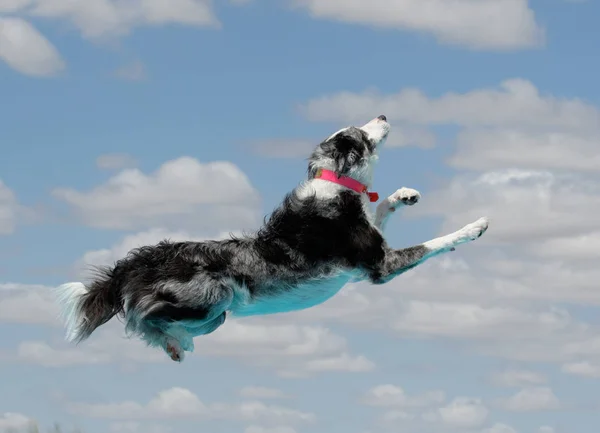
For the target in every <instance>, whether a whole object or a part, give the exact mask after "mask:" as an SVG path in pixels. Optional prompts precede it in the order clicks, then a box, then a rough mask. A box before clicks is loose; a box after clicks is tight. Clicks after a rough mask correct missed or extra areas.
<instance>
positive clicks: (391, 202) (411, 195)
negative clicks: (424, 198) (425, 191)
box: [382, 188, 421, 212]
mask: <svg viewBox="0 0 600 433" xmlns="http://www.w3.org/2000/svg"><path fill="white" fill-rule="evenodd" d="M420 199H421V194H419V191H417V190H416V189H412V188H400V189H399V190H398V191H396V192H395V193H393V194H392V195H390V196H389V197H388V198H387V199H386V202H387V203H386V205H387V206H388V208H389V210H390V211H392V212H394V211H395V210H396V208H397V207H398V206H402V205H404V206H412V205H414V204H416V203H417V202H418V201H419V200H420ZM382 204H383V203H382Z"/></svg>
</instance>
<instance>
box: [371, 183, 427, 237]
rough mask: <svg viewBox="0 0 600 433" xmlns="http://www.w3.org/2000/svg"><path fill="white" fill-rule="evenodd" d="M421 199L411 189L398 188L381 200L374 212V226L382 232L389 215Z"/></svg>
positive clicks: (415, 191)
mask: <svg viewBox="0 0 600 433" xmlns="http://www.w3.org/2000/svg"><path fill="white" fill-rule="evenodd" d="M420 198H421V194H419V191H417V190H415V189H411V188H400V189H399V190H398V191H396V192H395V193H393V194H392V195H390V196H389V197H388V198H386V199H385V200H383V201H382V202H381V203H379V205H378V206H377V210H376V211H375V226H376V227H377V228H378V229H379V230H381V232H382V233H383V231H384V230H385V226H386V225H387V221H388V219H389V217H390V215H391V214H393V213H394V212H395V211H396V209H398V207H400V206H412V205H414V204H416V203H417V202H418V201H419V199H420Z"/></svg>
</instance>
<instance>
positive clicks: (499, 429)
mask: <svg viewBox="0 0 600 433" xmlns="http://www.w3.org/2000/svg"><path fill="white" fill-rule="evenodd" d="M481 433H517V431H516V430H515V429H514V428H512V427H511V426H508V425H506V424H494V425H493V426H492V427H490V428H486V429H484V430H483V431H482V432H481Z"/></svg>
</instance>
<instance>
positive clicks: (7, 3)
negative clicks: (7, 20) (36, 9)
mask: <svg viewBox="0 0 600 433" xmlns="http://www.w3.org/2000/svg"><path fill="white" fill-rule="evenodd" d="M30 3H31V0H2V3H0V13H11V12H16V11H18V10H20V9H22V8H24V7H25V6H28V5H29V4H30Z"/></svg>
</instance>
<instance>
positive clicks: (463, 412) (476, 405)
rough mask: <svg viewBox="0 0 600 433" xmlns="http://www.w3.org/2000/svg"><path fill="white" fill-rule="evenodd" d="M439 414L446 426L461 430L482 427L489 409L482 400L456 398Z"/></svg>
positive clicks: (440, 410) (441, 409)
mask: <svg viewBox="0 0 600 433" xmlns="http://www.w3.org/2000/svg"><path fill="white" fill-rule="evenodd" d="M438 412H439V415H440V417H441V421H442V422H443V423H444V424H446V425H448V426H450V427H454V428H461V429H473V428H477V427H481V426H482V425H483V424H484V423H485V421H486V419H487V417H488V414H489V410H488V408H487V407H485V406H484V404H483V403H482V402H481V400H480V399H475V398H466V397H457V398H455V399H454V400H453V401H452V402H451V403H450V404H449V405H447V406H445V407H442V408H440V409H439V411H438Z"/></svg>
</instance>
